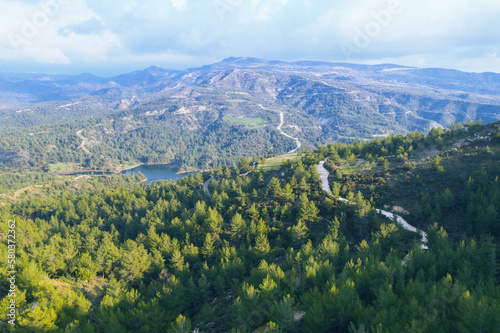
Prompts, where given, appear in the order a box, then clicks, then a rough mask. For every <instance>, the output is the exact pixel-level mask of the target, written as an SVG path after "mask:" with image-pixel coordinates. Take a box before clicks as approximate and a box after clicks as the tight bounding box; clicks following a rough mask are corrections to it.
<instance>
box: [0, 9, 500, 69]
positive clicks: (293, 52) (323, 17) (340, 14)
mask: <svg viewBox="0 0 500 333" xmlns="http://www.w3.org/2000/svg"><path fill="white" fill-rule="evenodd" d="M48 1H52V2H53V3H58V1H60V0H40V1H37V0H2V11H1V12H0V67H2V66H1V65H2V63H1V62H2V60H3V63H5V64H7V63H8V62H9V61H12V59H18V60H19V59H20V60H21V61H25V62H26V63H37V62H39V63H60V64H71V66H77V67H78V68H81V67H85V66H87V67H89V68H92V67H94V66H98V67H99V66H100V67H104V66H124V64H127V62H128V65H127V66H128V67H131V66H142V65H143V64H144V63H145V62H146V61H151V62H152V63H150V64H146V65H155V64H156V65H161V66H168V67H178V66H190V64H191V65H195V64H202V63H203V61H210V60H212V59H215V60H217V59H221V58H225V57H229V56H253V57H261V58H267V59H280V60H298V59H313V60H332V61H342V60H351V61H358V62H383V61H387V60H391V61H393V62H400V63H402V64H406V65H424V66H427V65H429V66H443V67H450V66H451V67H457V68H482V69H487V68H490V70H495V71H500V64H498V61H497V59H498V58H497V56H496V55H497V53H496V52H497V51H496V48H497V47H498V45H499V44H500V35H499V34H498V33H497V30H498V28H497V26H498V23H497V21H498V13H499V12H500V1H497V0H477V1H475V2H471V1H469V0H440V1H435V0H419V1H417V0H351V1H348V2H346V1H340V0H314V1H313V0H293V1H288V0H209V1H188V0H169V1H165V0H149V1H140V0H106V1H103V0H72V1H71V2H68V4H66V5H62V4H61V5H59V7H58V8H56V9H57V10H55V11H54V13H50V15H48V17H49V19H48V21H47V22H46V23H43V22H42V23H43V24H42V25H41V26H40V27H39V28H37V30H38V31H37V32H36V33H34V34H33V36H30V38H25V36H24V30H26V27H27V26H28V25H29V24H30V23H31V24H33V22H35V23H36V21H35V20H36V17H37V15H38V19H40V18H43V17H42V16H43V13H44V9H43V6H44V4H46V3H47V2H48ZM65 1H66V0H65ZM61 2H63V1H62V0H61ZM394 2H399V5H400V7H401V10H400V11H398V12H397V13H392V14H391V15H390V18H389V20H388V21H387V22H385V21H384V18H383V17H384V13H386V12H387V11H388V10H389V6H390V3H394ZM40 13H42V14H40ZM45 13H46V11H45ZM381 13H382V14H381ZM380 20H382V21H380ZM26 22H27V23H26ZM386 23H387V24H386ZM377 24H378V25H379V27H377ZM23 29H24V30H23ZM367 29H368V30H367ZM370 29H372V30H370ZM373 29H375V30H373ZM360 34H364V35H368V38H365V39H368V40H367V41H365V42H366V43H361V44H363V45H361V46H362V47H360V45H357V44H360V43H356V42H359V41H360V40H361V39H359V38H360V37H359V36H360ZM14 35H15V36H19V37H21V39H18V40H20V42H18V43H17V44H16V43H14V44H16V45H17V47H13V43H12V36H14ZM342 45H351V46H354V47H356V50H357V51H356V52H354V53H352V54H351V57H348V58H346V57H345V52H343V51H342V47H341V46H342ZM153 62H155V63H153ZM474 64H477V65H474ZM68 67H70V66H69V65H68ZM41 68H43V67H42V65H41ZM89 70H90V69H89Z"/></svg>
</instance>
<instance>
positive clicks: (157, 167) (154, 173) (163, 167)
mask: <svg viewBox="0 0 500 333" xmlns="http://www.w3.org/2000/svg"><path fill="white" fill-rule="evenodd" d="M177 171H178V170H177V169H174V168H173V167H172V166H170V165H168V164H149V165H139V166H137V167H135V168H132V169H127V170H123V171H122V172H120V174H121V175H130V174H132V173H139V172H140V173H142V174H143V175H144V176H146V178H147V179H148V184H150V183H151V182H154V181H155V180H177V179H181V178H184V177H187V176H189V175H190V174H192V173H193V172H186V173H181V174H178V173H177Z"/></svg>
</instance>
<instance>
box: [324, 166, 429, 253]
mask: <svg viewBox="0 0 500 333" xmlns="http://www.w3.org/2000/svg"><path fill="white" fill-rule="evenodd" d="M325 162H326V160H324V161H321V162H319V164H318V165H317V166H316V169H317V170H318V173H319V175H320V178H321V186H322V187H323V191H325V192H327V193H328V194H330V195H331V194H332V191H331V189H330V183H329V182H328V176H329V175H330V173H329V172H328V170H326V169H325V166H324V164H325ZM339 200H341V201H344V202H349V200H347V199H345V198H339ZM375 210H376V212H377V213H379V214H382V215H384V216H385V217H387V218H389V219H391V220H394V217H396V222H397V223H398V224H399V225H400V226H401V227H403V229H405V230H408V231H411V232H418V233H419V234H420V235H421V236H422V241H421V244H420V246H421V248H422V249H428V247H427V233H425V232H424V231H421V230H420V231H419V230H417V228H415V227H414V226H412V225H411V224H409V223H408V222H406V221H405V220H404V219H403V218H402V217H401V216H399V215H396V214H393V213H391V212H387V211H385V210H382V209H375Z"/></svg>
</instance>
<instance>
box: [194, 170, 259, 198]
mask: <svg viewBox="0 0 500 333" xmlns="http://www.w3.org/2000/svg"><path fill="white" fill-rule="evenodd" d="M256 166H257V162H253V166H252V168H251V169H250V170H249V171H247V172H245V173H242V174H239V175H238V177H241V176H248V174H249V173H250V172H252V171H253V170H254V169H255V167H256ZM213 179H214V176H212V177H210V179H209V180H207V181H206V182H205V184H203V192H205V193H206V194H207V195H208V196H209V197H212V195H211V194H210V192H209V191H208V185H210V182H211V181H212V180H213Z"/></svg>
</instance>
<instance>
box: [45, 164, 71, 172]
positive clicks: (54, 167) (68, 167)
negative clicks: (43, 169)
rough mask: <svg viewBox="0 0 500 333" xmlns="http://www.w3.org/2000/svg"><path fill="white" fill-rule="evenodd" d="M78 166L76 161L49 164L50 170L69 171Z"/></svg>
mask: <svg viewBox="0 0 500 333" xmlns="http://www.w3.org/2000/svg"><path fill="white" fill-rule="evenodd" d="M77 166H78V164H76V163H55V164H50V165H49V170H50V171H51V172H55V171H69V170H75V169H76V168H77Z"/></svg>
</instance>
